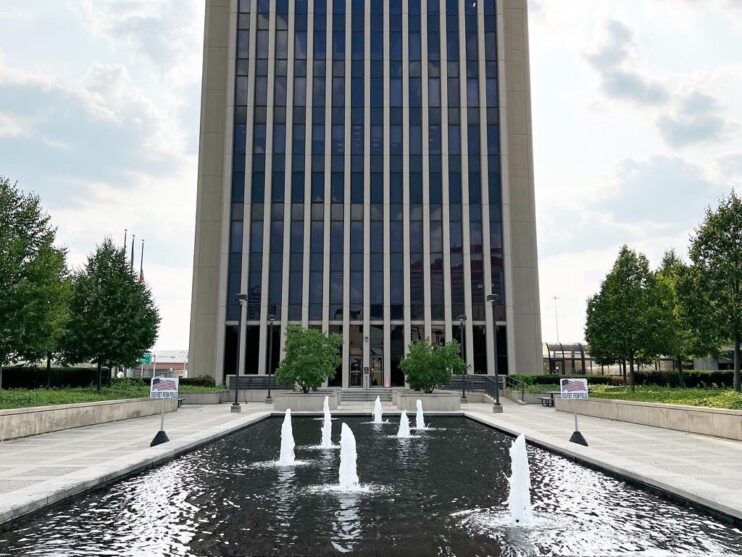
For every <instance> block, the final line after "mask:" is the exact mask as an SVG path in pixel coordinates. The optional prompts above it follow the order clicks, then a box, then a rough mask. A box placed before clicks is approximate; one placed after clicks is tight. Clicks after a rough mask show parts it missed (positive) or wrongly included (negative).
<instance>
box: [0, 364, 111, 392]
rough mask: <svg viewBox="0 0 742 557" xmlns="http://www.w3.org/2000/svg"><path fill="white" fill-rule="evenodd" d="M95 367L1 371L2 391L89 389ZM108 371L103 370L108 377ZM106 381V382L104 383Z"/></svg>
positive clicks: (24, 368)
mask: <svg viewBox="0 0 742 557" xmlns="http://www.w3.org/2000/svg"><path fill="white" fill-rule="evenodd" d="M96 374H97V369H96V368H95V367H92V366H91V367H58V366H54V367H52V368H51V369H50V370H49V373H47V369H46V367H37V366H13V367H8V368H5V370H4V371H3V388H4V389H38V388H41V387H47V386H48V387H51V388H55V389H58V388H63V387H89V386H90V385H94V384H95V382H96ZM109 374H110V370H105V371H104V375H105V376H106V377H108V375H109ZM107 382H108V381H107V380H106V383H107Z"/></svg>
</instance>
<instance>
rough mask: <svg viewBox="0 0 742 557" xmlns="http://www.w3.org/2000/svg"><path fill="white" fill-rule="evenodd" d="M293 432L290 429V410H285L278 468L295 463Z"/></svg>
mask: <svg viewBox="0 0 742 557" xmlns="http://www.w3.org/2000/svg"><path fill="white" fill-rule="evenodd" d="M295 446H296V444H295V443H294V431H293V429H292V427H291V409H290V408H289V409H287V410H286V414H285V416H284V418H283V425H282V426H281V454H280V456H279V457H278V465H279V466H292V465H294V464H295V463H296V457H295V456H294V447H295Z"/></svg>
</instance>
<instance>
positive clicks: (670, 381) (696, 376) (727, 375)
mask: <svg viewBox="0 0 742 557" xmlns="http://www.w3.org/2000/svg"><path fill="white" fill-rule="evenodd" d="M634 377H635V378H636V384H637V385H657V386H658V387H680V380H679V378H678V374H677V372H675V371H673V372H669V371H635V372H634ZM683 378H684V379H685V386H686V387H691V388H694V387H712V386H714V385H716V386H717V387H731V386H732V385H733V381H734V372H733V371H684V372H683Z"/></svg>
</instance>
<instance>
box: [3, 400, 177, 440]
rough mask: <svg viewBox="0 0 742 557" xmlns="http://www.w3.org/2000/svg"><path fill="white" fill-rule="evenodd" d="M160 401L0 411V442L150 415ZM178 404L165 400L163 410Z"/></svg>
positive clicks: (129, 401)
mask: <svg viewBox="0 0 742 557" xmlns="http://www.w3.org/2000/svg"><path fill="white" fill-rule="evenodd" d="M162 404H163V403H162V401H160V400H156V399H149V398H137V399H131V400H105V401H101V402H85V403H81V404H60V405H57V406H37V407H32V408H14V409H12V410H0V441H7V440H8V439H16V438H18V437H28V436H29V435H39V434H41V433H49V432H51V431H59V430H62V429H71V428H74V427H84V426H89V425H96V424H103V423H107V422H117V421H119V420H128V419H129V418H140V417H142V416H151V415H152V414H159V413H160V412H161V408H162ZM177 407H178V401H177V400H175V399H167V400H165V411H166V412H173V411H175V410H177Z"/></svg>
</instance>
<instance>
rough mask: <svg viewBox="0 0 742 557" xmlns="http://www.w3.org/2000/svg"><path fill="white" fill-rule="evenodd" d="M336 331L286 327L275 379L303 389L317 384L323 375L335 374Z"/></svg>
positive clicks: (338, 342)
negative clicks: (327, 332) (325, 332)
mask: <svg viewBox="0 0 742 557" xmlns="http://www.w3.org/2000/svg"><path fill="white" fill-rule="evenodd" d="M342 345H343V339H342V337H341V336H340V335H335V334H333V335H325V334H324V333H323V332H322V331H318V330H315V329H303V328H302V327H299V326H297V325H289V326H288V327H287V328H286V348H285V355H284V358H283V360H282V361H281V364H280V365H279V366H278V369H277V370H276V381H278V382H279V383H287V384H292V385H293V384H294V383H296V384H298V385H299V387H301V390H302V391H304V392H305V393H308V392H309V389H314V388H316V387H319V386H320V385H322V383H324V381H325V379H332V378H333V377H334V376H335V369H336V368H337V367H338V366H339V365H340V362H341V360H342V358H341V356H340V349H341V347H342Z"/></svg>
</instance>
